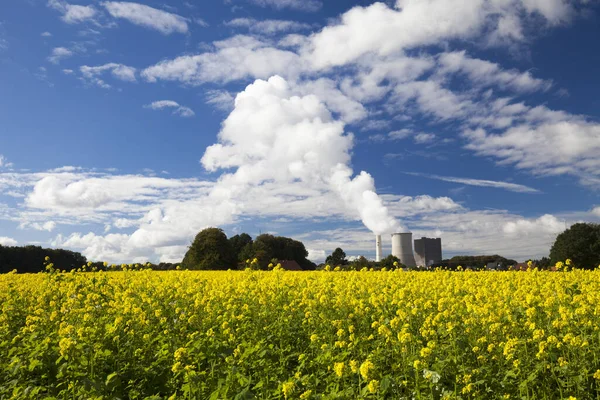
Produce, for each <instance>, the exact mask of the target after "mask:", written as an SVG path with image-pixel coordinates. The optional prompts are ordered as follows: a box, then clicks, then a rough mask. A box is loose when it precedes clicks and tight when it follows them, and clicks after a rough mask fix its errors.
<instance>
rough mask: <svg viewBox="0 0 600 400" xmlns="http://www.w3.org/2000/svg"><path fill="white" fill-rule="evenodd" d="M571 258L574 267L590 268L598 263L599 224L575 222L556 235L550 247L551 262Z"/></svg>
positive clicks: (599, 258) (599, 256)
mask: <svg viewBox="0 0 600 400" xmlns="http://www.w3.org/2000/svg"><path fill="white" fill-rule="evenodd" d="M568 258H569V259H571V261H572V262H573V264H574V265H575V267H577V268H585V269H592V268H596V267H598V265H599V264H600V225H599V224H591V223H577V224H574V225H572V226H571V227H570V228H569V229H567V230H565V231H564V232H563V233H561V234H560V235H558V236H557V237H556V240H555V241H554V244H553V245H552V248H551V249H550V259H551V260H552V263H556V262H558V261H565V260H566V259H568Z"/></svg>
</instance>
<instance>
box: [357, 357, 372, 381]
mask: <svg viewBox="0 0 600 400" xmlns="http://www.w3.org/2000/svg"><path fill="white" fill-rule="evenodd" d="M373 369H375V365H373V363H372V362H371V361H370V360H367V361H365V362H364V363H362V364H361V365H360V368H359V371H360V375H361V376H362V377H363V379H364V380H367V379H369V377H370V374H371V371H373Z"/></svg>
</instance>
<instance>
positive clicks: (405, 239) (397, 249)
mask: <svg viewBox="0 0 600 400" xmlns="http://www.w3.org/2000/svg"><path fill="white" fill-rule="evenodd" d="M392 255H394V256H396V257H398V258H399V259H400V262H401V263H402V264H404V265H406V266H407V267H416V266H417V263H416V262H415V255H414V253H413V240H412V233H410V232H407V233H392Z"/></svg>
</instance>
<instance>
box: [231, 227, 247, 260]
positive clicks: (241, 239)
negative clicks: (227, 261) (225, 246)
mask: <svg viewBox="0 0 600 400" xmlns="http://www.w3.org/2000/svg"><path fill="white" fill-rule="evenodd" d="M252 243H253V240H252V237H251V236H250V235H248V234H247V233H242V234H239V235H235V236H232V237H230V238H229V244H230V245H231V251H233V254H234V256H235V259H236V260H237V261H238V262H244V261H245V260H246V259H247V258H248V257H249V256H251V254H250V253H248V252H247V248H248V247H247V246H250V248H251V247H252ZM245 249H246V251H245ZM244 256H246V257H244Z"/></svg>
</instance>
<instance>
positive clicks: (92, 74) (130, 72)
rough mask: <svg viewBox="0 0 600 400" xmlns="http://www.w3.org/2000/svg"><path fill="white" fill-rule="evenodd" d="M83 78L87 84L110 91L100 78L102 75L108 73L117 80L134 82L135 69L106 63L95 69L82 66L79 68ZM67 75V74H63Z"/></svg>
mask: <svg viewBox="0 0 600 400" xmlns="http://www.w3.org/2000/svg"><path fill="white" fill-rule="evenodd" d="M79 70H80V71H81V74H82V75H83V78H84V79H85V80H87V81H89V82H92V83H94V84H96V85H97V86H99V87H101V88H103V89H110V87H111V86H110V85H109V84H107V83H106V82H105V81H104V80H103V79H101V78H100V76H102V74H104V73H105V72H108V71H110V73H111V75H112V76H113V77H115V78H117V79H119V80H122V81H126V82H136V81H137V79H136V78H135V73H136V69H135V68H133V67H130V66H127V65H123V64H117V63H108V64H104V65H99V66H96V67H90V66H88V65H83V66H81V67H79ZM65 73H67V72H65Z"/></svg>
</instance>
